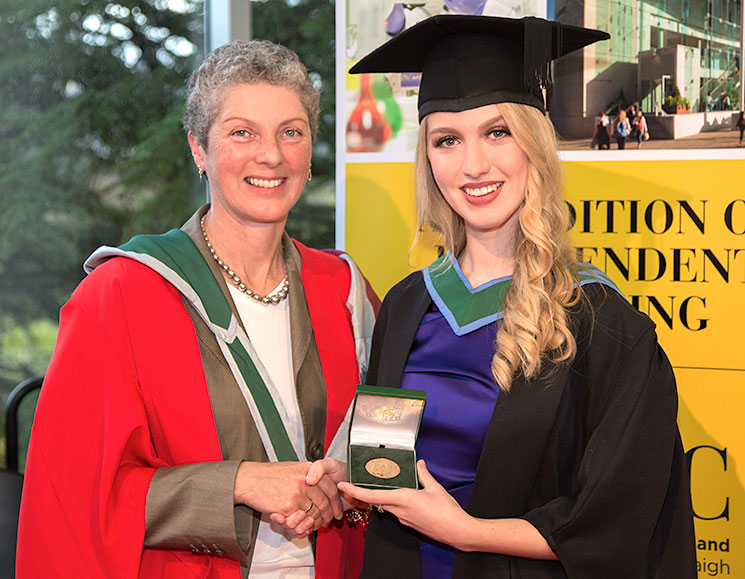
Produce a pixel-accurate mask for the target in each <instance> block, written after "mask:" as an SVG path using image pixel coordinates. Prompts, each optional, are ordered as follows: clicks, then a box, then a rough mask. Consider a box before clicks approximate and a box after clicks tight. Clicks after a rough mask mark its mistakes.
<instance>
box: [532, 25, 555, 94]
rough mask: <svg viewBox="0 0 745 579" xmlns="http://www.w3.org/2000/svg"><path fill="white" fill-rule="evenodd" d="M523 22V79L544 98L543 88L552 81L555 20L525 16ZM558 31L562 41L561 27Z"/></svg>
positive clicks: (534, 91) (533, 90)
mask: <svg viewBox="0 0 745 579" xmlns="http://www.w3.org/2000/svg"><path fill="white" fill-rule="evenodd" d="M523 22H524V24H525V36H524V38H525V47H524V50H525V51H524V55H523V58H524V63H523V66H524V68H523V75H524V76H523V81H524V83H525V88H526V89H528V90H529V91H530V92H532V93H533V94H534V95H536V96H538V97H540V98H543V95H542V90H543V89H544V88H546V87H547V86H548V85H549V83H550V82H551V68H550V66H551V59H552V58H553V56H554V51H553V50H552V49H553V39H554V22H549V21H546V20H543V19H540V18H533V17H528V18H525V19H524V21H523ZM556 32H557V36H558V38H557V42H558V43H560V42H561V29H560V28H559V29H558V30H557V31H556ZM559 50H560V47H559ZM559 54H560V52H559Z"/></svg>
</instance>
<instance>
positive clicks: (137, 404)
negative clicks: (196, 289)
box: [17, 252, 361, 579]
mask: <svg viewBox="0 0 745 579" xmlns="http://www.w3.org/2000/svg"><path fill="white" fill-rule="evenodd" d="M318 253H320V252H318ZM306 255H308V254H307V253H306ZM328 257H329V259H335V260H336V261H338V262H339V264H341V265H342V266H343V267H344V268H346V265H345V264H343V263H342V262H341V260H338V259H336V258H332V257H331V256H328ZM315 264H317V265H318V266H319V267H322V266H325V265H328V264H326V263H325V262H323V261H319V262H314V260H313V259H312V258H310V259H308V261H307V263H306V265H307V268H308V269H309V270H310V269H312V268H313V267H314V265H315ZM305 269H306V268H304V271H303V277H304V281H305V278H306V276H307V277H308V280H309V283H310V286H309V287H306V295H307V297H308V302H309V306H310V307H311V308H314V307H315V308H316V311H314V310H313V309H311V320H312V321H313V323H314V324H315V323H316V322H318V323H321V326H318V327H315V335H316V339H317V341H319V352H323V353H322V354H321V360H322V363H323V362H324V360H327V362H326V364H325V365H324V374H325V376H326V381H327V384H328V385H329V386H328V390H329V395H328V399H329V412H328V413H327V415H328V422H327V432H329V430H333V425H334V423H336V422H337V421H338V422H340V420H341V419H340V418H339V416H342V417H343V415H344V411H346V408H344V410H341V408H342V406H343V405H344V404H345V402H344V401H347V402H346V404H348V402H349V401H351V397H352V394H353V392H354V387H355V384H356V383H357V365H356V360H354V356H352V359H350V358H349V357H348V356H346V357H344V358H342V357H341V356H340V357H339V359H338V360H335V361H334V363H330V362H328V358H329V352H330V351H332V350H334V349H336V350H337V351H338V350H339V348H340V349H341V350H340V351H344V352H346V351H347V349H348V348H351V349H352V355H353V354H354V345H353V340H352V339H351V335H350V334H349V333H346V332H345V331H341V329H345V330H346V329H348V331H349V332H351V326H350V325H349V324H348V321H349V314H348V313H346V314H345V315H343V316H342V312H341V311H340V310H339V309H338V308H337V307H336V305H335V304H333V305H329V304H326V303H325V300H324V299H323V296H328V294H329V291H331V290H330V289H329V287H328V285H324V283H326V284H328V283H329V282H331V283H334V284H336V283H340V282H343V276H342V274H341V273H340V272H337V271H336V269H334V272H335V273H334V275H332V276H327V274H325V273H324V272H312V271H305ZM347 275H348V273H347ZM340 276H341V277H340ZM346 283H347V286H346V287H348V285H349V282H348V281H347V282H346ZM318 294H321V295H320V296H319V295H318ZM330 301H336V300H330ZM321 302H324V305H323V310H322V312H319V311H318V307H319V304H320V303H321ZM341 303H342V305H343V303H344V302H343V301H342V302H341ZM311 304H313V305H311ZM344 310H345V311H346V308H345V309H344ZM339 316H342V317H339ZM332 318H335V320H332ZM321 319H322V320H323V321H321ZM345 321H346V322H347V323H345ZM60 322H61V323H60V333H59V336H58V340H57V346H56V348H55V354H54V356H53V358H52V362H51V364H50V366H49V370H48V372H47V375H46V377H45V382H44V387H43V388H42V392H41V395H40V397H39V402H38V406H37V410H36V415H35V420H34V427H33V432H32V438H31V444H30V447H29V454H28V459H27V463H26V479H25V482H24V489H23V498H22V504H21V518H20V522H19V532H18V555H17V577H19V578H20V579H24V578H34V579H35V578H37V577H50V578H53V577H64V578H69V577H102V578H103V577H106V578H115V577H122V578H124V577H143V578H145V577H152V578H169V577H174V578H175V577H220V578H223V577H226V578H231V577H232V578H236V579H237V578H238V577H240V566H239V564H238V562H237V561H235V560H230V559H225V558H220V557H216V556H213V555H208V554H193V553H192V552H191V551H176V550H165V549H162V550H156V549H143V542H144V534H145V500H146V496H147V491H148V487H149V484H150V479H151V477H152V475H153V474H154V472H155V469H156V468H158V467H161V466H172V465H176V464H185V463H194V462H210V461H219V460H221V452H220V446H219V441H218V437H217V431H216V428H215V423H214V418H213V416H212V408H211V405H210V400H209V393H208V390H207V384H206V381H205V377H204V370H203V368H202V363H201V356H200V352H199V346H198V342H197V337H196V333H195V331H194V325H193V323H192V321H191V318H190V316H189V314H188V313H187V312H186V310H185V309H184V307H183V303H182V299H181V294H180V293H179V292H178V290H176V288H174V287H173V286H172V285H170V284H169V283H168V282H166V281H165V280H164V279H163V278H161V277H160V275H158V274H157V273H156V272H154V271H153V270H151V269H150V268H148V267H147V266H144V265H142V264H140V263H138V262H135V261H133V260H129V259H112V260H110V261H108V262H106V263H105V264H103V265H101V266H100V267H98V268H96V270H95V271H94V272H93V273H91V274H90V275H89V276H88V277H87V278H86V279H85V280H84V281H83V283H81V284H80V286H79V287H78V288H77V289H76V291H75V292H74V294H73V296H72V298H71V299H70V301H69V302H68V303H67V304H66V305H65V306H64V307H63V308H62V312H61V316H60ZM328 328H335V329H336V330H335V331H334V332H333V335H328V336H327V335H326V331H327V329H328ZM319 339H320V340H319ZM334 340H340V342H338V343H335V342H334ZM322 344H323V345H322ZM340 344H341V346H340ZM329 427H331V428H329ZM350 545H353V546H354V548H353V549H352V551H351V552H350V551H349V546H350ZM360 545H361V542H360V538H359V537H357V534H355V533H350V532H349V529H348V528H347V527H346V526H343V527H340V528H339V529H338V530H332V531H330V532H325V533H323V534H322V535H320V536H319V539H318V551H317V557H316V565H317V572H316V576H317V577H320V578H322V579H324V578H332V577H350V576H355V577H356V576H357V575H356V574H355V575H351V574H350V572H349V571H351V569H349V565H348V564H347V559H348V558H349V557H351V560H352V561H354V562H355V565H356V561H357V560H358V559H359V564H360V565H361V549H360ZM328 559H332V561H328ZM355 568H356V567H355ZM357 572H358V571H357Z"/></svg>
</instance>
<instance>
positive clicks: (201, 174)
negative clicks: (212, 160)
mask: <svg viewBox="0 0 745 579" xmlns="http://www.w3.org/2000/svg"><path fill="white" fill-rule="evenodd" d="M197 169H199V180H200V181H201V180H202V179H204V176H205V175H206V174H207V173H206V172H205V171H204V169H202V168H201V167H199V166H197Z"/></svg>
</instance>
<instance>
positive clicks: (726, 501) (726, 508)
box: [686, 445, 729, 521]
mask: <svg viewBox="0 0 745 579" xmlns="http://www.w3.org/2000/svg"><path fill="white" fill-rule="evenodd" d="M707 448H708V449H709V450H713V451H714V452H716V453H717V454H719V456H720V457H721V459H722V464H723V466H724V471H725V472H726V471H727V449H726V448H722V449H720V448H717V447H715V446H708V445H701V446H694V447H693V448H691V449H690V450H689V451H688V452H686V461H687V462H688V476H689V477H691V478H692V476H691V474H692V473H691V471H692V468H691V467H692V465H693V455H694V454H695V453H696V452H698V451H700V450H704V449H707ZM693 516H694V517H696V518H697V519H702V520H704V521H715V520H716V519H725V520H727V521H729V497H725V498H724V508H723V509H722V512H721V513H719V514H718V515H716V516H714V517H702V516H701V515H699V514H698V513H697V512H696V508H695V505H694V508H693Z"/></svg>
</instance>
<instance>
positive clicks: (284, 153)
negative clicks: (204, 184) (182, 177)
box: [189, 83, 312, 226]
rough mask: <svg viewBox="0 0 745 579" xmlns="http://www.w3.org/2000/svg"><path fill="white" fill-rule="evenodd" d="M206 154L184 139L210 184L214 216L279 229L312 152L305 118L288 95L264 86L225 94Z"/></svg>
mask: <svg viewBox="0 0 745 579" xmlns="http://www.w3.org/2000/svg"><path fill="white" fill-rule="evenodd" d="M208 142H209V146H208V148H207V149H206V150H205V149H204V148H203V147H202V146H201V145H200V144H199V143H198V142H197V140H196V138H195V137H194V135H193V134H191V133H189V145H190V147H191V151H192V154H193V156H194V160H195V161H196V163H197V165H198V166H199V167H201V168H202V169H203V170H204V171H205V172H206V173H207V177H208V179H209V183H210V193H211V197H212V209H213V211H214V214H215V215H220V214H227V215H229V216H230V217H231V218H232V219H233V220H235V221H237V222H239V223H244V224H245V223H254V224H278V225H281V226H284V223H285V221H286V220H287V215H288V213H289V212H290V209H292V207H293V206H294V205H295V203H296V202H297V200H298V199H299V198H300V194H301V193H302V191H303V186H304V185H305V182H306V179H307V177H308V171H309V169H310V158H311V151H312V139H311V131H310V123H309V121H308V114H307V112H306V110H305V108H304V107H303V105H302V103H301V101H300V99H299V98H298V96H297V95H296V94H295V93H294V92H293V91H292V90H290V89H288V88H285V87H281V86H275V85H272V84H269V83H257V84H239V85H235V86H232V87H229V88H228V89H226V91H225V94H224V97H223V100H222V104H221V106H220V110H219V112H218V114H217V116H216V118H215V120H214V122H213V123H212V125H211V126H210V129H209V133H208Z"/></svg>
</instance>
